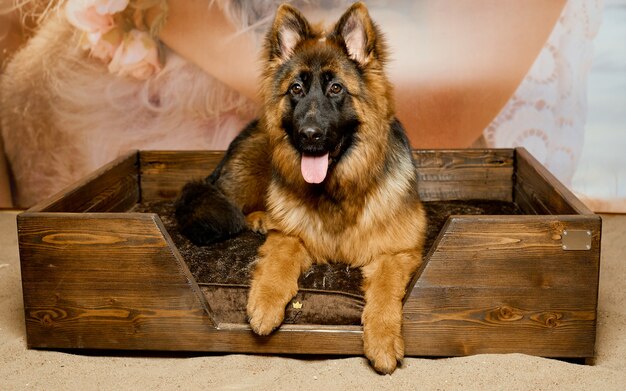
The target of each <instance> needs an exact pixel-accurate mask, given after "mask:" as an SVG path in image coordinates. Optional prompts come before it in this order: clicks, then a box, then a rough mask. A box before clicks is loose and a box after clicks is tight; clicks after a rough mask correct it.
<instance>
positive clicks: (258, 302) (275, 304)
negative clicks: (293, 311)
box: [247, 231, 311, 335]
mask: <svg viewBox="0 0 626 391" xmlns="http://www.w3.org/2000/svg"><path fill="white" fill-rule="evenodd" d="M310 266H311V257H310V255H309V252H308V251H307V250H306V248H305V247H304V245H303V244H302V242H301V241H300V239H298V238H296V237H293V236H287V235H284V234H282V233H280V232H276V231H270V232H269V233H268V235H267V239H266V240H265V243H264V244H263V245H262V246H261V247H260V248H259V260H258V262H257V264H256V268H255V270H254V272H253V274H252V282H251V284H250V293H249V295H248V308H247V311H248V318H249V322H250V326H251V327H252V330H254V332H255V333H257V334H259V335H267V334H269V333H271V332H272V330H274V329H275V328H277V327H278V326H279V325H280V324H281V323H282V321H283V318H284V317H285V306H286V305H287V303H289V300H291V299H292V298H293V297H294V296H295V295H296V293H297V292H298V278H299V277H300V274H301V273H302V272H303V271H304V270H306V269H308V268H309V267H310Z"/></svg>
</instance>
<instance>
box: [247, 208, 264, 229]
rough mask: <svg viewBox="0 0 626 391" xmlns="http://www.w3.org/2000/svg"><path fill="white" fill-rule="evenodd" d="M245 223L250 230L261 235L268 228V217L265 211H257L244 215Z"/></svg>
mask: <svg viewBox="0 0 626 391" xmlns="http://www.w3.org/2000/svg"><path fill="white" fill-rule="evenodd" d="M246 224H247V225H248V228H249V229H250V230H251V231H253V232H257V233H260V234H263V235H265V234H266V233H267V230H268V229H269V228H268V226H269V224H268V218H267V214H266V213H265V212H260V211H257V212H252V213H250V214H248V215H247V216H246Z"/></svg>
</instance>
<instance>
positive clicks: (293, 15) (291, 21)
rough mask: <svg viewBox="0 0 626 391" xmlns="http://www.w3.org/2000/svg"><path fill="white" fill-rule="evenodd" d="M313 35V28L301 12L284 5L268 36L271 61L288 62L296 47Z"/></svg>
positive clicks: (277, 12)
mask: <svg viewBox="0 0 626 391" xmlns="http://www.w3.org/2000/svg"><path fill="white" fill-rule="evenodd" d="M311 35H312V31H311V26H310V25H309V22H307V20H306V19H305V17H304V16H303V15H302V14H301V13H300V11H298V10H297V9H295V8H293V7H292V6H290V5H288V4H282V5H281V6H280V7H278V10H277V11H276V17H275V18H274V23H273V25H272V29H271V30H270V32H269V34H268V36H267V42H266V44H267V49H268V52H269V53H268V54H269V59H270V60H279V61H281V62H282V61H286V60H287V59H289V57H291V54H292V53H293V50H294V48H295V47H296V45H298V43H300V42H301V41H303V40H305V39H307V38H310V37H311Z"/></svg>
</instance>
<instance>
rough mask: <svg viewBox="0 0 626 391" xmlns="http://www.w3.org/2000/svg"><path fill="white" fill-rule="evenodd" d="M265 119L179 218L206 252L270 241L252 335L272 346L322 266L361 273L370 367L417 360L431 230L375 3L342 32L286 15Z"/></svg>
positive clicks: (251, 307)
mask: <svg viewBox="0 0 626 391" xmlns="http://www.w3.org/2000/svg"><path fill="white" fill-rule="evenodd" d="M264 56H265V63H264V78H263V82H262V86H261V87H262V91H261V92H262V98H263V103H264V106H263V110H262V114H261V116H260V118H259V119H258V120H256V121H254V122H252V123H251V124H250V125H248V127H247V128H246V129H244V130H243V131H242V133H241V134H240V135H239V136H238V137H237V138H236V139H235V140H234V141H233V142H232V144H231V145H230V147H229V149H228V151H227V152H226V154H225V156H224V159H223V160H222V161H221V162H220V164H219V165H218V167H217V168H216V169H215V171H214V172H213V173H212V174H211V175H210V176H209V177H208V178H206V180H204V181H201V182H191V183H188V184H187V185H185V187H184V188H183V191H182V193H181V194H180V195H179V198H178V199H177V201H176V216H177V220H178V223H179V226H180V228H181V231H182V232H183V233H185V234H186V235H187V236H188V237H189V238H190V239H191V240H192V241H194V242H195V243H197V244H206V243H210V242H212V241H216V240H221V239H223V238H226V237H228V236H231V235H233V234H236V233H238V232H239V231H241V230H243V229H244V228H245V227H246V226H248V227H249V228H251V229H253V230H255V231H258V232H262V233H266V234H267V237H266V240H265V242H264V244H263V245H262V246H261V247H260V248H259V253H258V260H257V263H256V265H255V270H254V272H253V274H252V281H251V287H250V291H249V296H248V305H247V313H248V317H249V322H250V326H251V327H252V330H253V331H254V332H255V333H257V334H259V335H267V334H270V333H271V332H272V331H273V330H274V329H276V328H277V327H278V326H280V324H281V322H282V321H283V317H284V312H285V306H286V305H287V304H288V302H289V301H290V300H291V299H292V298H293V297H294V296H295V294H296V293H297V291H298V278H299V276H300V274H301V273H302V272H304V271H306V270H307V269H308V268H309V267H310V266H311V265H312V264H313V263H323V262H329V261H331V260H332V261H337V262H343V263H346V264H348V265H350V266H351V267H360V268H361V271H362V275H363V281H364V283H363V290H364V295H365V302H366V304H365V307H364V310H363V314H362V323H363V341H364V351H365V355H366V356H367V357H368V358H369V360H370V362H371V363H372V365H373V366H374V368H375V369H376V370H377V371H379V372H381V373H391V372H392V371H393V370H394V369H395V368H396V365H397V363H398V360H401V359H402V357H403V355H404V341H403V338H402V332H401V326H402V300H403V297H404V296H405V293H406V288H407V284H408V283H409V280H410V279H411V276H412V274H413V273H414V272H415V271H416V270H417V268H418V267H419V266H420V264H421V262H422V246H423V239H424V233H425V227H426V219H425V213H424V209H423V207H422V204H421V202H420V199H419V196H418V192H417V177H416V170H415V167H414V162H413V159H412V155H411V149H410V146H409V143H408V140H407V138H406V135H405V133H404V130H403V128H402V126H401V125H400V123H399V122H398V120H397V119H396V118H395V116H394V104H393V100H392V89H391V86H390V83H389V81H388V80H387V78H386V76H385V72H384V69H383V66H384V64H385V57H386V48H385V45H384V42H383V39H382V37H381V35H380V33H379V31H378V28H377V26H376V25H375V24H374V23H373V22H372V20H371V19H370V16H369V13H368V11H367V8H366V7H365V5H364V4H363V3H355V4H354V5H352V6H351V7H350V8H349V9H348V10H347V11H346V12H345V13H344V14H343V16H342V17H341V18H340V19H339V21H338V22H337V23H336V24H335V26H334V27H333V28H332V29H331V30H329V32H322V31H321V30H319V29H317V28H315V27H313V26H311V25H310V24H309V22H308V21H307V20H306V19H305V18H304V16H303V15H302V14H301V13H300V12H299V11H298V10H296V9H294V8H292V7H291V6H289V5H282V6H280V8H279V9H278V11H277V13H276V17H275V20H274V22H273V26H272V27H271V29H270V31H269V33H268V34H267V37H266V41H265V49H264Z"/></svg>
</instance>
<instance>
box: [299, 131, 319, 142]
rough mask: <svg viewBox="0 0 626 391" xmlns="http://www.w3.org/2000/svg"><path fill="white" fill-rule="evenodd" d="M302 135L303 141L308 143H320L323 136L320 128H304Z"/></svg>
mask: <svg viewBox="0 0 626 391" xmlns="http://www.w3.org/2000/svg"><path fill="white" fill-rule="evenodd" d="M300 133H301V134H302V139H303V140H304V141H308V142H312V141H313V142H314V141H319V140H320V139H321V138H322V136H323V133H322V131H321V130H320V129H318V128H304V130H302V131H301V132H300Z"/></svg>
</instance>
